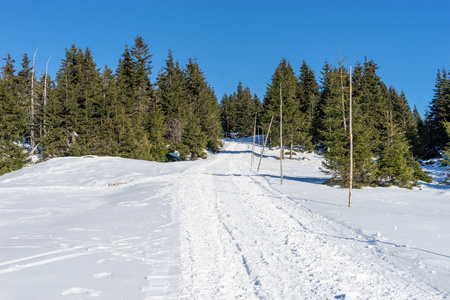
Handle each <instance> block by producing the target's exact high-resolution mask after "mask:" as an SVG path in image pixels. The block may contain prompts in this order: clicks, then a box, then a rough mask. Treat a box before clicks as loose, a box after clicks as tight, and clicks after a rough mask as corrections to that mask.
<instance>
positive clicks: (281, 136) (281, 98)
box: [280, 82, 292, 184]
mask: <svg viewBox="0 0 450 300" xmlns="http://www.w3.org/2000/svg"><path fill="white" fill-rule="evenodd" d="M291 149H292V148H291ZM283 156H284V147H283V95H282V86H281V82H280V180H281V184H283Z"/></svg>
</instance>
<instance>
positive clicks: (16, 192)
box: [0, 157, 183, 299]
mask: <svg viewBox="0 0 450 300" xmlns="http://www.w3.org/2000/svg"><path fill="white" fill-rule="evenodd" d="M180 167H183V165H182V164H176V165H175V164H158V163H153V162H144V161H136V160H128V159H122V158H112V157H81V158H57V159H52V160H50V161H47V162H43V163H40V164H37V165H33V166H30V167H27V168H24V169H22V170H19V171H16V172H13V173H9V174H6V175H4V176H2V177H0V298H1V299H61V298H62V297H69V298H70V297H75V298H76V299H87V298H90V297H98V298H100V299H142V298H144V297H145V296H147V297H149V298H148V299H152V297H161V298H164V299H170V298H174V299H176V298H177V297H178V285H179V283H178V282H179V271H178V266H177V264H178V259H177V257H178V253H177V249H178V245H179V233H178V232H179V230H178V224H177V221H176V220H175V219H174V218H173V216H172V206H171V205H172V203H171V199H170V197H168V196H167V194H168V193H170V191H168V190H167V187H168V186H169V185H170V182H171V180H170V178H171V176H172V174H173V173H174V172H175V173H176V172H177V168H180ZM150 296H151V297H150Z"/></svg>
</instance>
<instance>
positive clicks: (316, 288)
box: [0, 140, 450, 300]
mask: <svg viewBox="0 0 450 300" xmlns="http://www.w3.org/2000/svg"><path fill="white" fill-rule="evenodd" d="M257 150H258V151H257V152H259V151H260V149H257ZM267 153H268V155H267V156H266V157H265V158H264V160H263V163H262V168H261V171H260V172H257V171H256V165H257V163H258V161H255V163H254V164H253V167H251V166H250V154H251V144H250V143H249V140H235V141H226V142H225V145H224V149H223V150H222V151H221V152H220V153H218V154H213V155H210V156H209V158H208V159H206V160H200V161H195V162H179V163H155V162H144V161H136V160H128V159H123V158H112V157H91V156H89V157H70V158H57V159H52V160H49V161H47V162H43V163H39V164H36V165H33V166H30V167H27V168H24V169H22V170H19V171H16V172H12V173H9V174H6V175H4V176H1V177H0V299H7V300H9V299H14V300H28V299H93V298H95V299H108V300H110V299H112V300H115V299H132V300H134V299H237V298H239V299H443V298H444V299H446V297H449V290H450V289H449V285H448V280H450V253H448V249H449V245H450V234H449V232H448V226H446V224H447V225H448V220H449V215H450V210H449V205H448V201H447V199H448V196H449V194H450V189H446V188H445V187H442V186H431V185H430V186H426V187H424V190H419V189H416V190H413V191H409V190H402V189H398V188H387V189H381V188H377V189H372V188H369V189H362V190H358V191H355V204H354V207H353V208H352V209H351V210H350V209H348V208H347V207H346V205H345V201H346V191H345V190H344V189H339V188H331V187H328V186H325V185H322V184H320V183H321V182H323V181H324V180H326V178H327V177H326V175H324V173H323V172H321V171H320V170H319V166H320V163H321V158H320V157H319V156H317V155H315V154H300V153H299V154H298V156H297V157H296V159H295V160H286V161H285V167H286V172H285V175H286V176H285V181H284V184H283V185H280V182H279V178H278V171H277V168H278V166H279V160H277V159H276V155H277V153H276V152H274V151H268V152H267ZM428 199H431V200H428ZM425 206H426V209H423V207H425ZM366 219H367V221H366ZM379 221H380V222H381V225H379V224H378V223H380V222H379ZM419 223H420V224H419ZM419 226H420V231H418V230H417V228H418V227H419Z"/></svg>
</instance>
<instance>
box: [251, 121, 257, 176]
mask: <svg viewBox="0 0 450 300" xmlns="http://www.w3.org/2000/svg"><path fill="white" fill-rule="evenodd" d="M257 116H258V113H256V114H255V125H253V145H252V159H251V162H250V166H251V167H253V160H254V157H255V139H256V117H257Z"/></svg>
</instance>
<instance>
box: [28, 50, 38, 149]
mask: <svg viewBox="0 0 450 300" xmlns="http://www.w3.org/2000/svg"><path fill="white" fill-rule="evenodd" d="M38 49H39V46H37V48H36V50H35V51H34V55H33V68H32V70H31V103H30V106H31V107H30V118H31V123H30V146H31V152H30V154H31V155H33V153H34V150H35V144H36V142H35V136H34V133H35V132H34V131H35V129H36V128H35V125H36V124H35V123H36V122H35V115H34V67H35V61H36V52H37V51H38Z"/></svg>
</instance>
